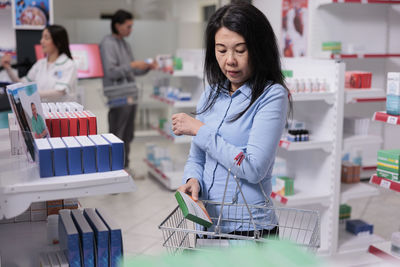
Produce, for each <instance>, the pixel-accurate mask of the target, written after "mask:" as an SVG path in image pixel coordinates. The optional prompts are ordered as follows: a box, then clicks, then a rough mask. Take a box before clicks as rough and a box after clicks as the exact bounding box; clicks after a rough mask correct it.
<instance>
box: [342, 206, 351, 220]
mask: <svg viewBox="0 0 400 267" xmlns="http://www.w3.org/2000/svg"><path fill="white" fill-rule="evenodd" d="M350 217H351V206H349V205H347V204H341V205H340V207H339V220H344V219H350Z"/></svg>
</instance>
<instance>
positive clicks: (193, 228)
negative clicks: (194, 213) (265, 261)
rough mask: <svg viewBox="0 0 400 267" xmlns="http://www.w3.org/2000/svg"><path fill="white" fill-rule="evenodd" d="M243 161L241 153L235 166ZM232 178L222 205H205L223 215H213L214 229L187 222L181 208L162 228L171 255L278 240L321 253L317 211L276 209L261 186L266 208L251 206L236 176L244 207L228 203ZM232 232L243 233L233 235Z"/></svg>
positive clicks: (165, 245)
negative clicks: (318, 249) (319, 249)
mask: <svg viewBox="0 0 400 267" xmlns="http://www.w3.org/2000/svg"><path fill="white" fill-rule="evenodd" d="M243 158H244V155H243V153H240V154H239V155H238V156H236V158H235V164H237V165H240V163H241V162H242V160H243ZM235 164H234V165H235ZM230 174H231V169H228V176H227V178H226V183H225V191H224V195H223V198H222V202H213V201H203V203H204V205H205V207H206V209H207V211H209V210H217V211H219V212H218V213H215V212H214V213H210V212H209V214H210V217H211V220H212V222H213V225H215V226H214V227H211V228H210V229H204V228H203V227H202V226H200V225H197V224H195V223H193V222H192V221H189V220H187V219H185V217H184V216H183V213H182V211H181V209H180V208H179V206H178V207H176V208H175V209H174V210H173V211H172V212H171V213H170V214H169V215H168V216H167V218H166V219H165V220H164V221H163V222H162V223H161V224H160V226H159V229H160V230H161V231H162V233H163V237H164V242H163V246H164V247H166V248H167V250H168V252H170V253H172V254H176V253H179V252H182V251H185V250H201V249H206V248H210V247H227V246H230V245H232V244H246V243H249V242H250V243H251V242H273V241H275V240H278V241H279V240H288V241H290V242H292V243H295V244H296V245H299V246H301V247H304V248H305V249H307V250H308V251H311V252H315V251H316V250H317V248H318V247H319V245H320V218H319V213H318V212H317V211H312V210H304V209H295V208H284V207H274V206H272V205H271V203H270V200H269V198H268V197H267V196H266V194H265V192H264V190H263V187H262V186H261V184H260V188H261V191H262V192H263V194H264V197H265V199H266V201H265V204H264V205H251V204H247V202H246V200H245V198H244V195H243V192H242V190H241V187H240V183H239V179H238V178H237V177H236V175H234V176H233V178H234V180H235V181H236V184H237V187H236V190H237V192H239V193H240V194H241V196H242V198H243V203H236V200H233V201H232V202H230V203H228V202H225V196H226V190H227V186H228V180H229V177H230ZM232 229H239V230H234V231H231V230H232ZM269 229H275V230H277V231H273V230H269ZM238 242H239V243H238Z"/></svg>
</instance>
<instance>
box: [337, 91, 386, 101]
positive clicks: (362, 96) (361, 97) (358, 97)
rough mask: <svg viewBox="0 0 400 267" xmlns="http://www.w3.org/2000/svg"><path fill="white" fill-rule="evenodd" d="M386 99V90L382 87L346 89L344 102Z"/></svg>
mask: <svg viewBox="0 0 400 267" xmlns="http://www.w3.org/2000/svg"><path fill="white" fill-rule="evenodd" d="M383 101H386V92H385V91H384V90H382V89H381V88H369V89H349V88H346V89H345V91H344V102H345V103H346V104H349V103H365V102H383Z"/></svg>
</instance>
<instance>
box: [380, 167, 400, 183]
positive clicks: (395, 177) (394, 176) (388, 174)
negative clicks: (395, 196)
mask: <svg viewBox="0 0 400 267" xmlns="http://www.w3.org/2000/svg"><path fill="white" fill-rule="evenodd" d="M376 175H378V176H379V177H382V178H385V179H389V180H393V181H395V182H399V181H400V179H399V174H397V173H393V172H388V171H385V170H381V169H379V168H377V169H376Z"/></svg>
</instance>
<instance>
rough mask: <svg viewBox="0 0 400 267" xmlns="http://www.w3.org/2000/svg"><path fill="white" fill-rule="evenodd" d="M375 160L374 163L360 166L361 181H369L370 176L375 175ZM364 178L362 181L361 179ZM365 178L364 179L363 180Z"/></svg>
mask: <svg viewBox="0 0 400 267" xmlns="http://www.w3.org/2000/svg"><path fill="white" fill-rule="evenodd" d="M376 167H377V165H376V159H375V163H370V164H369V163H364V162H363V165H362V166H361V173H360V178H361V179H362V180H366V179H368V180H369V179H370V178H371V176H372V175H373V174H374V173H376ZM363 178H364V179H363ZM365 178H366V179H365Z"/></svg>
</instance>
